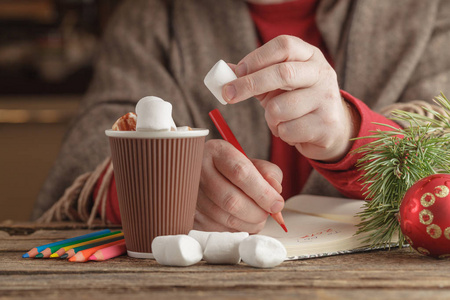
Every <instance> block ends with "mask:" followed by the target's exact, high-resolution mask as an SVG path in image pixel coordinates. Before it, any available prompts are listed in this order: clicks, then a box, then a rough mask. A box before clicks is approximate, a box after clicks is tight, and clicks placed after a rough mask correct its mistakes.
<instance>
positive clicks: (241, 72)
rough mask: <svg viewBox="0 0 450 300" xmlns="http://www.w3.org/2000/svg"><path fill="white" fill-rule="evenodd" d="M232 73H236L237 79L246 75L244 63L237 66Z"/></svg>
mask: <svg viewBox="0 0 450 300" xmlns="http://www.w3.org/2000/svg"><path fill="white" fill-rule="evenodd" d="M234 73H236V76H237V77H242V76H245V75H247V64H246V63H242V64H239V65H238V66H237V67H236V69H235V70H234Z"/></svg>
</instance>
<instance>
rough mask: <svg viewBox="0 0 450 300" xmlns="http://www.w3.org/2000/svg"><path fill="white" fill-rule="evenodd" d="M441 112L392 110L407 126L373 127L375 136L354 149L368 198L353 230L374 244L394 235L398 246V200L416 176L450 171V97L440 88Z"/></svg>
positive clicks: (439, 101)
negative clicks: (421, 112) (387, 128)
mask: <svg viewBox="0 0 450 300" xmlns="http://www.w3.org/2000/svg"><path fill="white" fill-rule="evenodd" d="M435 102H436V103H438V105H440V106H441V107H442V108H443V109H444V111H445V114H444V115H443V114H441V113H439V112H436V111H433V110H429V109H426V108H424V109H425V110H427V112H429V113H430V114H431V115H432V116H433V117H432V118H430V117H427V116H422V115H418V114H416V113H411V112H405V111H400V110H397V111H394V112H393V115H394V117H393V120H401V121H405V122H408V123H409V125H410V126H409V127H407V128H402V129H398V128H395V127H392V126H388V125H386V124H379V125H383V126H387V127H389V128H391V130H388V131H381V130H377V131H373V132H371V133H372V135H371V136H367V137H362V138H358V139H366V138H375V140H374V141H372V142H370V143H368V144H366V145H364V146H362V147H360V148H358V149H356V150H355V153H361V154H362V158H360V159H359V160H358V162H357V168H358V169H359V170H362V171H363V175H362V177H361V178H360V180H361V181H362V182H363V184H362V185H363V187H364V189H365V192H364V196H365V197H366V199H369V200H370V201H367V202H366V204H365V206H364V210H363V211H362V212H361V213H360V214H359V217H360V218H361V222H360V224H359V225H358V232H357V234H358V235H361V234H363V233H364V241H365V242H366V243H369V244H370V245H372V246H374V247H378V246H383V247H386V246H388V247H389V245H390V242H391V240H392V239H393V237H394V235H397V236H398V240H399V242H400V245H402V244H403V243H404V237H403V235H402V233H401V230H400V224H399V222H398V221H397V214H398V211H399V207H400V203H401V200H402V199H403V196H404V195H405V193H406V191H407V190H408V189H409V188H410V187H411V186H412V185H413V184H414V183H415V182H416V181H417V180H419V179H422V178H424V177H427V176H429V175H431V174H436V173H450V159H449V158H448V156H449V155H448V151H449V150H450V117H449V116H450V101H449V100H448V99H447V98H446V97H445V95H443V94H442V93H441V95H440V96H438V97H436V98H435Z"/></svg>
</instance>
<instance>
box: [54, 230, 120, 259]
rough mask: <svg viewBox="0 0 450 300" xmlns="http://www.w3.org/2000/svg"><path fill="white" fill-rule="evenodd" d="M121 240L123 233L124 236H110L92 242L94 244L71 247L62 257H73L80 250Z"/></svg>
mask: <svg viewBox="0 0 450 300" xmlns="http://www.w3.org/2000/svg"><path fill="white" fill-rule="evenodd" d="M119 240H123V235H122V236H117V237H113V238H110V239H107V240H104V241H100V242H95V243H92V244H88V245H84V246H80V247H76V248H73V249H70V250H68V251H67V252H66V253H64V254H63V255H61V256H60V258H72V256H74V255H75V254H77V253H78V252H80V251H84V250H87V249H91V248H95V247H97V246H103V245H106V244H108V243H111V242H115V241H119Z"/></svg>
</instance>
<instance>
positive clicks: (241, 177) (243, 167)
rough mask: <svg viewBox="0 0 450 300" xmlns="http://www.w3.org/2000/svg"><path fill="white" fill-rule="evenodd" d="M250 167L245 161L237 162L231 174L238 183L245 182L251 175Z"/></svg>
mask: <svg viewBox="0 0 450 300" xmlns="http://www.w3.org/2000/svg"><path fill="white" fill-rule="evenodd" d="M249 169H250V168H249V167H248V166H247V164H246V163H244V162H239V161H238V162H236V163H235V164H234V166H233V167H232V170H231V176H232V178H233V179H234V180H233V181H235V182H236V183H237V184H238V185H239V184H242V183H245V182H246V181H247V180H248V179H249V177H250V176H251V175H250V171H249Z"/></svg>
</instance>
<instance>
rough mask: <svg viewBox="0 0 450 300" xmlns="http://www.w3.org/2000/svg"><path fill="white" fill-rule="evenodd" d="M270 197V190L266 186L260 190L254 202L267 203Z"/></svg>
mask: <svg viewBox="0 0 450 300" xmlns="http://www.w3.org/2000/svg"><path fill="white" fill-rule="evenodd" d="M271 198H273V197H272V188H271V187H269V186H266V187H264V188H262V189H261V192H260V193H259V195H258V197H257V198H256V199H255V202H256V203H258V204H262V203H265V202H267V199H271Z"/></svg>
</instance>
